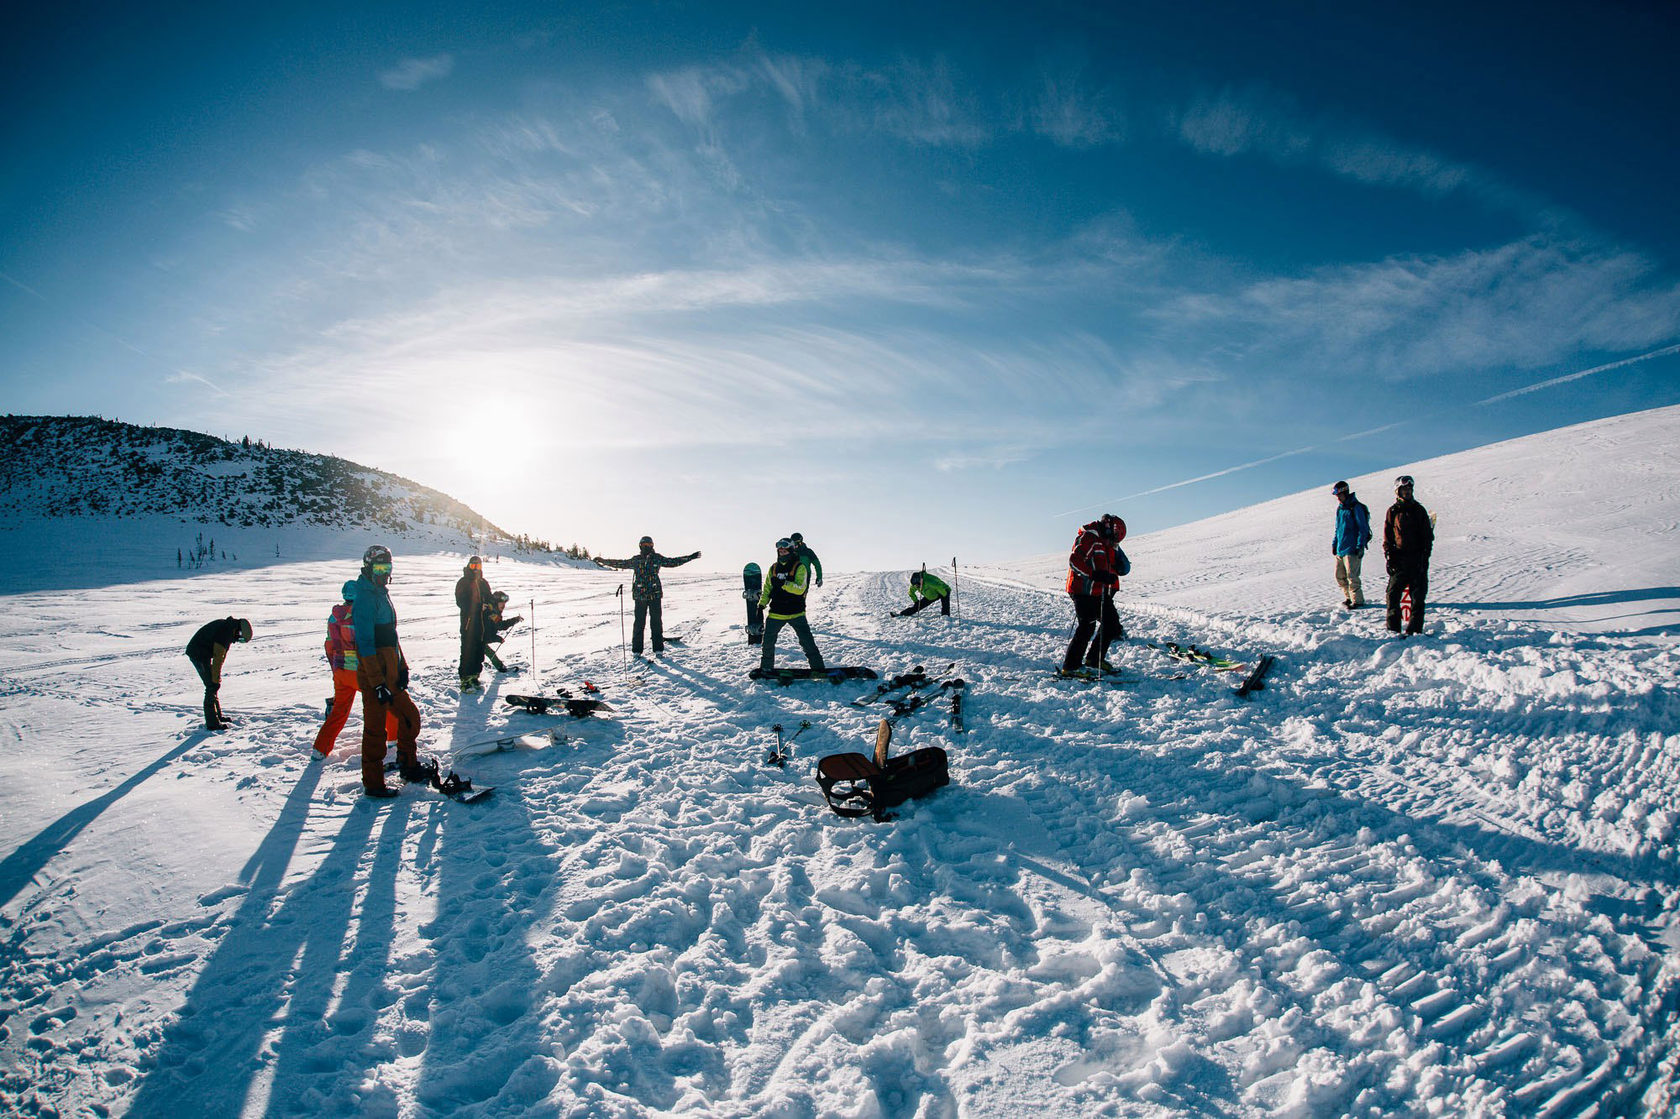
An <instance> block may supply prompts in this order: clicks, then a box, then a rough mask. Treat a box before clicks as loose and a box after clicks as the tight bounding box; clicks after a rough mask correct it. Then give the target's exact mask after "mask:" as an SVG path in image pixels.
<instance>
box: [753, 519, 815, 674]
mask: <svg viewBox="0 0 1680 1119" xmlns="http://www.w3.org/2000/svg"><path fill="white" fill-rule="evenodd" d="M810 589H811V565H810V564H809V563H808V562H807V561H806V560H805V558H804V557H803V556H802V555H801V554H800V551H799V548H798V546H797V545H795V544H794V542H793V541H792V540H791V539H790V538H788V537H785V536H784V537H782V539H780V540H778V541H776V562H775V563H774V564H772V565H771V566H770V577H769V578H768V579H766V580H765V581H764V589H763V590H762V591H760V592H759V595H758V604H759V605H760V606H762V607H764V608H765V615H764V616H765V619H766V620H765V623H764V642H763V644H764V648H763V649H762V650H760V652H759V656H758V667H759V668H760V669H761V670H762V671H764V672H769V671H771V670H772V669H773V668H775V666H776V635H777V634H779V633H781V632H782V627H783V626H792V627H793V633H794V636H795V637H797V638H799V647H800V648H801V649H803V650H805V660H806V661H807V662H808V663H809V664H810V666H811V669H812V671H814V672H821V671H822V670H823V669H824V667H826V666H825V665H824V664H823V657H822V653H820V652H819V651H818V650H817V641H816V638H814V637H812V636H811V623H810V622H808V621H806V620H805V595H806V593H807V592H808V591H810Z"/></svg>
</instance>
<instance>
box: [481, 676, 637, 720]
mask: <svg viewBox="0 0 1680 1119" xmlns="http://www.w3.org/2000/svg"><path fill="white" fill-rule="evenodd" d="M554 690H555V692H557V693H558V694H557V695H552V696H546V695H507V696H503V697H502V702H503V703H506V704H507V705H508V706H509V707H517V708H519V709H520V710H521V711H524V712H527V713H529V714H532V715H546V714H548V711H549V708H551V707H560V706H562V705H563V706H564V707H565V708H566V714H568V715H571V716H572V717H573V718H577V719H582V718H585V717H586V716H589V715H593V714H595V713H596V712H597V711H611V710H612V709H613V708H612V705H611V704H609V703H608V702H607V701H606V700H604V699H602V698H601V689H600V688H597V687H596V686H595V685H594V684H591V683H590V682H589V681H587V680H585V681H584V682H583V686H582V688H581V690H582V692H583V694H582V695H574V694H573V692H572V690H571V689H570V688H555V689H554Z"/></svg>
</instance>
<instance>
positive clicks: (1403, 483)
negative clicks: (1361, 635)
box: [1383, 474, 1435, 633]
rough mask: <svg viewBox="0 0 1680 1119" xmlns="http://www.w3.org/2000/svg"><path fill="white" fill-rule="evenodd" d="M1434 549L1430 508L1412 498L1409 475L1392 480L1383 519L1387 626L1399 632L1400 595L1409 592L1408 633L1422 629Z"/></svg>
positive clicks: (1433, 528)
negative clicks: (1389, 502) (1391, 501)
mask: <svg viewBox="0 0 1680 1119" xmlns="http://www.w3.org/2000/svg"><path fill="white" fill-rule="evenodd" d="M1434 550H1435V525H1434V522H1432V521H1431V520H1430V519H1429V510H1427V509H1425V508H1424V507H1423V506H1422V505H1419V504H1418V503H1417V502H1416V501H1414V500H1413V499H1412V476H1411V475H1410V474H1402V475H1400V477H1398V478H1396V479H1395V480H1394V504H1393V505H1390V506H1389V507H1388V516H1387V517H1385V518H1384V519H1383V558H1384V559H1385V560H1387V561H1388V628H1389V632H1391V633H1399V632H1400V599H1401V597H1402V596H1403V595H1404V594H1405V593H1406V592H1407V591H1411V592H1412V618H1411V621H1410V623H1409V624H1408V625H1407V626H1406V632H1407V633H1422V632H1423V600H1424V597H1425V596H1426V595H1427V594H1428V593H1429V554H1430V553H1431V552H1432V551H1434Z"/></svg>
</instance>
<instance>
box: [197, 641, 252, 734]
mask: <svg viewBox="0 0 1680 1119" xmlns="http://www.w3.org/2000/svg"><path fill="white" fill-rule="evenodd" d="M250 640H251V623H250V622H249V621H247V620H246V619H244V618H218V619H217V620H215V621H213V622H205V623H204V624H203V625H202V626H199V627H198V632H197V633H195V634H193V635H192V640H191V641H188V642H187V659H188V660H190V661H192V666H193V667H194V668H196V669H198V678H199V679H200V680H203V681H204V729H205V730H226V729H227V720H226V719H224V718H222V701H221V699H220V698H218V694H217V693H219V692H220V691H221V690H222V662H223V661H224V660H226V659H227V655H228V650H229V649H230V648H232V647H233V644H234V642H236V641H237V642H247V641H250Z"/></svg>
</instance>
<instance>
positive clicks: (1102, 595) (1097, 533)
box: [1056, 513, 1132, 679]
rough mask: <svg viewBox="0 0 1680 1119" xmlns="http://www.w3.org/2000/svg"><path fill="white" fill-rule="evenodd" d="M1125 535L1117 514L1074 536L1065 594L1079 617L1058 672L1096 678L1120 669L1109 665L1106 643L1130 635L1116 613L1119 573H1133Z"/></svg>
mask: <svg viewBox="0 0 1680 1119" xmlns="http://www.w3.org/2000/svg"><path fill="white" fill-rule="evenodd" d="M1125 538H1126V522H1125V521H1123V520H1121V519H1120V518H1119V517H1117V516H1115V515H1114V514H1113V513H1104V514H1103V516H1102V518H1101V519H1100V520H1095V521H1092V522H1091V523H1090V524H1088V525H1085V526H1084V527H1083V528H1081V529H1080V530H1079V535H1078V536H1076V537H1075V538H1074V541H1073V551H1072V552H1071V553H1069V555H1068V577H1067V593H1068V597H1069V598H1071V599H1073V612H1074V617H1075V619H1076V620H1075V623H1074V627H1073V640H1071V641H1069V642H1068V647H1067V653H1066V655H1065V656H1063V657H1062V667H1061V668H1060V669H1058V670H1057V673H1056V674H1057V675H1058V676H1076V677H1079V678H1081V679H1092V678H1095V677H1096V676H1097V675H1098V674H1099V673H1111V672H1115V671H1117V670H1116V669H1115V667H1114V666H1113V665H1111V664H1109V663H1108V647H1109V646H1110V645H1111V644H1113V643H1114V642H1116V641H1122V640H1124V639H1125V637H1126V628H1125V627H1124V626H1122V625H1121V624H1120V615H1119V614H1117V613H1115V611H1114V592H1115V591H1116V590H1118V589H1119V587H1120V577H1121V576H1122V575H1129V574H1131V571H1132V563H1131V561H1130V560H1128V559H1127V558H1126V553H1125V552H1123V551H1121V550H1120V541H1122V540H1124V539H1125ZM1093 634H1094V635H1095V640H1093V639H1092V635H1093Z"/></svg>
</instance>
